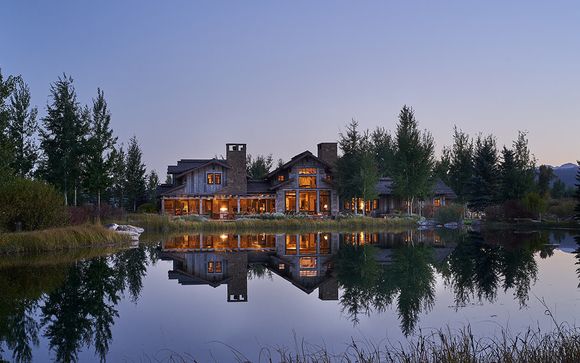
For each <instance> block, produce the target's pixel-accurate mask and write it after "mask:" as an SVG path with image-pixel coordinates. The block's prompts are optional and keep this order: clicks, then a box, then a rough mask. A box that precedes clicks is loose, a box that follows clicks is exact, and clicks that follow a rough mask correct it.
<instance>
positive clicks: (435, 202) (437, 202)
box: [433, 198, 441, 207]
mask: <svg viewBox="0 0 580 363" xmlns="http://www.w3.org/2000/svg"><path fill="white" fill-rule="evenodd" d="M433 206H435V207H441V198H434V199H433Z"/></svg>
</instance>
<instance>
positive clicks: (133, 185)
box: [125, 136, 145, 212]
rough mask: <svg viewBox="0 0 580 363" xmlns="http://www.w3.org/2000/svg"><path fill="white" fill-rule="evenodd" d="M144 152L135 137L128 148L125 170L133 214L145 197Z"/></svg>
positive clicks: (127, 191)
mask: <svg viewBox="0 0 580 363" xmlns="http://www.w3.org/2000/svg"><path fill="white" fill-rule="evenodd" d="M141 157H142V152H141V148H140V147H139V143H138V142H137V137H135V136H133V137H132V138H131V140H130V141H129V147H128V148H127V161H126V170H125V181H126V185H125V192H126V195H127V199H128V202H129V207H130V208H131V209H132V211H133V212H136V211H137V205H138V204H139V203H140V202H141V201H142V200H143V197H144V196H145V165H144V164H143V163H142V162H141Z"/></svg>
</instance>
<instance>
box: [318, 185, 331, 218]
mask: <svg viewBox="0 0 580 363" xmlns="http://www.w3.org/2000/svg"><path fill="white" fill-rule="evenodd" d="M319 208H320V212H321V213H329V212H330V191H328V190H321V191H320V207H319Z"/></svg>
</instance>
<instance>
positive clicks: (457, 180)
mask: <svg viewBox="0 0 580 363" xmlns="http://www.w3.org/2000/svg"><path fill="white" fill-rule="evenodd" d="M450 158H451V161H450V165H449V184H448V185H449V186H450V187H451V189H453V191H454V192H455V194H457V199H458V200H459V201H460V202H463V203H465V202H466V201H467V199H468V197H469V185H470V182H471V179H472V177H473V141H472V140H471V139H470V137H469V135H467V134H466V133H465V132H463V131H461V130H459V129H458V128H457V126H455V127H454V129H453V147H452V149H451V156H450Z"/></svg>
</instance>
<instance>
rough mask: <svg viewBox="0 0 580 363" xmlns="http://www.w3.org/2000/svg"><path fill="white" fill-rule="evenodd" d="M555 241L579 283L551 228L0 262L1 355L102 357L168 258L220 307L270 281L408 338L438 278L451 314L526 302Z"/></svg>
mask: <svg viewBox="0 0 580 363" xmlns="http://www.w3.org/2000/svg"><path fill="white" fill-rule="evenodd" d="M556 246H557V247H558V248H559V249H560V250H562V251H564V252H568V253H572V254H573V256H574V257H575V261H576V264H577V265H578V269H577V274H578V278H579V279H580V236H578V237H576V240H575V241H574V240H573V239H572V238H571V237H570V235H569V234H566V233H561V232H556V233H554V232H533V233H521V232H520V233H518V232H514V231H482V232H473V231H472V232H461V231H445V230H437V231H417V230H414V231H405V232H401V233H386V232H385V233H366V232H359V233H344V234H341V233H305V234H245V235H239V234H217V235H216V234H185V235H179V236H172V237H171V238H168V239H166V240H165V241H163V242H162V243H161V244H160V246H158V247H150V246H141V247H139V248H136V249H131V250H124V251H117V252H115V253H107V254H104V255H103V254H95V255H87V256H78V255H75V256H71V257H70V258H69V257H67V256H66V255H59V256H58V257H54V258H45V259H31V258H22V259H21V260H19V261H18V260H16V259H3V260H0V291H2V294H1V295H0V360H1V359H2V358H4V359H8V358H10V359H11V360H14V361H18V362H29V361H31V360H32V359H33V352H34V350H35V349H36V347H38V346H39V344H40V342H41V341H42V342H46V345H47V346H48V347H49V348H50V351H51V355H52V356H51V358H52V359H54V360H56V361H63V362H74V361H78V360H79V353H80V352H81V351H82V350H87V349H90V350H91V351H92V352H93V353H94V357H95V359H99V360H101V361H104V360H105V359H106V358H107V355H108V352H109V349H110V346H111V343H112V341H113V339H114V337H113V327H114V325H115V322H116V321H118V319H122V318H123V317H122V316H120V315H121V314H120V312H119V303H120V302H121V301H122V300H123V299H126V300H129V301H130V302H132V303H133V304H138V303H139V298H140V295H141V293H142V290H143V287H144V281H145V279H146V275H147V270H148V269H149V268H151V265H154V264H156V263H157V262H158V261H160V260H163V261H168V262H170V264H169V265H168V268H167V270H168V271H167V273H168V278H169V279H170V280H172V281H175V282H177V283H179V284H181V285H194V286H191V287H188V288H192V289H195V286H196V285H207V286H212V287H218V286H225V296H223V299H224V300H225V301H227V302H228V303H240V304H247V303H251V302H252V291H251V287H252V286H253V285H251V284H250V286H249V285H248V281H249V280H252V279H269V280H272V281H274V280H275V281H276V283H282V284H287V286H292V287H293V288H296V289H295V291H296V292H297V293H299V294H303V293H305V294H313V293H315V291H316V290H317V295H315V296H317V297H318V299H320V300H324V301H336V303H335V304H338V305H339V307H340V310H341V311H342V317H340V316H337V317H336V318H337V319H341V318H343V319H344V318H346V319H348V320H349V321H351V322H352V324H354V325H356V324H358V323H359V322H360V321H361V318H362V317H364V316H371V315H374V314H377V316H380V314H387V313H389V311H394V312H396V314H397V316H398V320H399V324H400V329H401V331H402V332H403V333H404V334H405V335H409V334H412V333H413V332H415V330H416V329H417V326H418V325H419V321H420V317H421V316H422V315H424V314H428V313H429V312H430V311H431V310H432V309H433V307H434V304H435V302H436V298H437V295H436V294H438V292H437V290H436V286H437V284H436V281H442V282H443V286H444V287H445V289H446V290H448V291H450V292H451V293H452V295H453V299H454V301H455V304H454V309H455V310H458V309H461V308H463V307H465V306H467V305H470V304H485V303H490V304H492V303H495V302H497V300H498V294H501V293H505V292H507V293H508V294H513V296H514V299H515V300H516V301H517V302H518V304H519V306H520V308H524V307H526V305H527V303H528V301H529V295H530V289H531V288H532V286H533V285H534V284H535V283H536V280H537V279H538V274H539V271H538V270H539V268H538V263H537V261H538V260H539V259H541V258H544V259H545V258H550V257H551V256H552V255H553V254H554V249H555V248H556ZM163 266H165V265H163ZM163 268H164V269H165V267H163ZM579 287H580V286H579ZM269 288H272V289H275V288H276V285H274V284H271V285H269ZM6 355H8V356H9V357H8V356H6Z"/></svg>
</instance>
